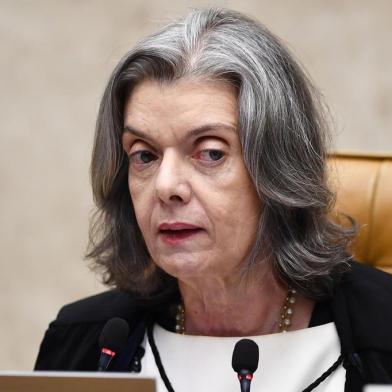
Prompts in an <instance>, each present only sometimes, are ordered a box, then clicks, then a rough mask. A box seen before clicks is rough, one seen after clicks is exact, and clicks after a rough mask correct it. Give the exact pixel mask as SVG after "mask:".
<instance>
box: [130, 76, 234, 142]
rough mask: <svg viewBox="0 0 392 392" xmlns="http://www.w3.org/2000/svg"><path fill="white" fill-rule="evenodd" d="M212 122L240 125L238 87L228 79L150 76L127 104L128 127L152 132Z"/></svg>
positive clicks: (137, 88)
mask: <svg viewBox="0 0 392 392" xmlns="http://www.w3.org/2000/svg"><path fill="white" fill-rule="evenodd" d="M208 124H224V125H226V126H227V127H232V128H236V125H237V96H236V90H235V88H234V87H233V86H231V85H230V84H229V83H227V82H223V81H205V80H204V81H203V80H195V79H182V80H179V81H176V82H173V83H163V84H162V83H159V82H157V81H154V80H146V81H143V82H141V83H139V84H138V85H137V86H136V87H135V88H134V90H133V91H132V93H131V95H130V97H129V99H128V100H127V102H126V105H125V108H124V128H125V129H127V128H128V129H139V130H142V131H143V132H148V133H149V134H151V135H152V136H153V135H154V134H155V133H156V132H157V131H158V130H161V131H162V130H165V131H170V132H175V133H181V132H184V131H186V130H188V129H195V128H200V127H204V126H206V125H208Z"/></svg>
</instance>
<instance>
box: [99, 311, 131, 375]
mask: <svg viewBox="0 0 392 392" xmlns="http://www.w3.org/2000/svg"><path fill="white" fill-rule="evenodd" d="M128 335H129V325H128V323H127V322H126V321H125V320H124V319H121V318H119V317H114V318H112V319H110V320H109V321H108V322H107V323H106V324H105V326H104V327H103V329H102V332H101V335H100V337H99V348H100V349H101V356H100V357H99V362H98V371H100V372H104V371H106V370H107V369H108V367H109V365H110V362H111V361H112V359H113V357H114V356H115V355H116V353H117V352H118V351H119V350H120V349H121V348H122V347H123V346H125V344H126V343H127V339H128Z"/></svg>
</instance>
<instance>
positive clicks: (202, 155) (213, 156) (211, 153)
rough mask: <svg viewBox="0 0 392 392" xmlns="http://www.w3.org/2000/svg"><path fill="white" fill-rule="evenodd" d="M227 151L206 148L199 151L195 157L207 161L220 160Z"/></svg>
mask: <svg viewBox="0 0 392 392" xmlns="http://www.w3.org/2000/svg"><path fill="white" fill-rule="evenodd" d="M224 155H225V153H224V152H223V151H221V150H215V149H206V150H201V151H199V152H198V153H197V154H196V156H195V158H197V159H200V160H202V161H206V162H218V161H219V160H221V159H222V158H223V157H224Z"/></svg>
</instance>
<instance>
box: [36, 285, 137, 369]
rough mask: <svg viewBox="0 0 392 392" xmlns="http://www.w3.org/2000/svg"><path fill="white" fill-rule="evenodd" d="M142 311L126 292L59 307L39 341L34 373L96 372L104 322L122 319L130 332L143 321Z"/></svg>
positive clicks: (92, 297) (95, 296)
mask: <svg viewBox="0 0 392 392" xmlns="http://www.w3.org/2000/svg"><path fill="white" fill-rule="evenodd" d="M143 314H144V313H143V309H142V308H141V307H140V305H139V304H138V303H137V301H136V300H135V299H134V298H132V296H130V295H129V294H127V293H124V292H121V291H119V290H110V291H106V292H104V293H101V294H97V295H94V296H91V297H88V298H84V299H81V300H79V301H76V302H73V303H70V304H68V305H65V306H63V307H62V308H61V310H60V312H59V314H58V315H57V318H56V319H55V320H54V321H53V322H52V323H50V325H49V328H48V329H47V331H46V332H45V336H44V338H43V340H42V342H41V345H40V349H39V353H38V357H37V360H36V363H35V369H36V370H96V368H97V361H98V358H99V345H98V340H99V336H100V334H101V331H102V328H103V326H104V325H105V323H106V322H107V321H108V320H109V319H111V318H113V317H120V318H123V319H125V320H126V321H127V322H128V324H129V326H130V329H131V333H132V332H133V331H134V330H135V329H136V328H137V326H138V325H139V324H140V323H141V322H142V320H143Z"/></svg>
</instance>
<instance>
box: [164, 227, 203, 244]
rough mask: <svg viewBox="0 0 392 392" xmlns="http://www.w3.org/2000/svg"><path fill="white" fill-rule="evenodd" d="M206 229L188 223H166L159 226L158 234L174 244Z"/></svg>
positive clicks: (165, 240)
mask: <svg viewBox="0 0 392 392" xmlns="http://www.w3.org/2000/svg"><path fill="white" fill-rule="evenodd" d="M204 231H205V230H204V229H202V228H201V227H197V226H194V225H190V224H186V223H173V224H167V223H164V224H162V225H160V226H159V231H158V234H159V236H160V237H161V239H162V240H163V241H164V242H166V243H168V244H171V245H172V244H178V243H180V242H183V241H185V240H187V239H190V238H192V237H194V236H196V235H198V234H200V233H202V232H204Z"/></svg>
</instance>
